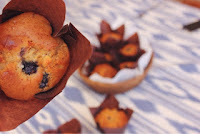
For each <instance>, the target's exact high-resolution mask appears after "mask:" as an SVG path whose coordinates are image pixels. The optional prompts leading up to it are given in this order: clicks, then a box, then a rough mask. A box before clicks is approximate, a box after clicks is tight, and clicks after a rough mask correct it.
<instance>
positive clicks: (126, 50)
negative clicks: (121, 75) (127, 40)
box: [120, 44, 139, 56]
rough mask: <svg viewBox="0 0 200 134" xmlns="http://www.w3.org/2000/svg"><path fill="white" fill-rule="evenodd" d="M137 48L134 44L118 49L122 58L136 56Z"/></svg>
mask: <svg viewBox="0 0 200 134" xmlns="http://www.w3.org/2000/svg"><path fill="white" fill-rule="evenodd" d="M138 51H139V47H138V45H136V44H127V45H125V46H124V47H123V48H121V49H120V53H121V54H122V55H124V56H135V55H137V54H138Z"/></svg>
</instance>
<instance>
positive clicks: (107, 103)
mask: <svg viewBox="0 0 200 134" xmlns="http://www.w3.org/2000/svg"><path fill="white" fill-rule="evenodd" d="M105 108H110V109H112V108H116V109H118V110H122V111H123V112H124V113H125V114H126V116H127V117H128V120H130V118H131V115H132V113H133V112H134V111H133V110H132V109H129V108H126V109H122V108H119V102H118V101H117V99H116V98H115V97H114V95H107V96H106V98H105V100H104V101H103V102H102V103H101V105H100V106H99V107H96V108H90V112H91V114H92V115H93V117H94V118H95V117H96V115H97V114H98V113H99V112H100V111H101V110H103V109H105ZM127 124H128V122H127ZM97 128H98V129H99V130H100V131H101V132H102V133H123V132H124V130H125V129H126V125H125V126H124V127H122V128H101V127H100V126H99V125H98V123H97Z"/></svg>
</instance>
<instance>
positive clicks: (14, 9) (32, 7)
mask: <svg viewBox="0 0 200 134" xmlns="http://www.w3.org/2000/svg"><path fill="white" fill-rule="evenodd" d="M23 12H35V13H37V14H40V15H43V16H44V17H45V18H46V19H48V20H49V22H50V23H51V25H52V28H53V33H52V35H53V36H57V37H58V36H59V37H61V38H62V39H63V40H64V41H65V42H66V44H67V45H68V48H69V52H70V63H69V67H68V69H67V70H66V73H65V75H64V76H63V78H62V79H61V81H60V82H59V83H58V84H57V85H56V86H55V87H54V88H52V89H51V90H49V91H48V92H44V93H40V94H37V95H35V98H34V99H32V100H28V101H20V100H15V99H11V98H8V97H7V96H6V95H5V94H4V93H3V92H2V91H1V90H0V131H8V130H11V129H14V128H16V127H17V126H18V125H20V124H21V123H23V122H24V121H26V120H28V119H29V118H31V117H32V116H33V115H35V114H36V113H37V112H38V111H39V110H40V109H42V108H43V107H44V106H45V105H46V104H48V103H49V102H50V101H51V100H52V99H53V98H54V97H55V96H56V95H58V94H59V93H60V92H61V91H62V90H63V88H64V87H65V85H66V83H67V80H68V78H69V77H70V75H71V74H72V73H73V72H74V71H75V70H76V69H77V68H78V67H80V66H81V65H82V64H83V63H84V62H85V61H86V60H87V59H88V58H89V57H90V55H91V53H92V47H91V45H90V42H89V41H88V40H87V39H86V38H85V37H84V36H83V35H82V34H81V33H80V32H79V31H78V30H77V29H76V28H75V27H74V26H73V25H72V24H69V25H66V26H64V27H63V23H64V17H65V12H66V11H65V3H64V2H63V1H62V0H56V1H55V0H42V1H40V0H11V1H10V2H9V3H8V4H7V5H6V6H5V8H4V9H3V13H2V15H1V16H0V23H3V22H5V21H6V20H8V19H10V18H12V17H14V16H16V15H19V14H21V13H23Z"/></svg>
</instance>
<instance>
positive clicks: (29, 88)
mask: <svg viewBox="0 0 200 134" xmlns="http://www.w3.org/2000/svg"><path fill="white" fill-rule="evenodd" d="M0 31H1V32H0V88H1V90H2V91H3V92H4V93H5V94H6V96H8V97H10V98H14V99H18V100H29V99H32V98H33V97H34V95H35V94H37V93H40V92H45V91H47V90H49V89H51V88H53V87H54V86H55V85H56V84H57V83H58V82H59V81H60V80H61V79H62V77H63V75H64V74H65V72H66V70H67V67H68V65H69V61H70V55H69V50H68V47H67V45H66V44H65V43H64V41H63V40H61V39H60V38H58V37H55V38H54V37H52V36H51V34H52V28H51V25H50V23H49V22H48V20H47V19H45V18H44V17H42V16H40V15H38V14H35V13H32V12H28V13H23V14H21V15H18V16H16V17H14V18H12V19H10V20H8V21H6V22H4V23H2V24H0Z"/></svg>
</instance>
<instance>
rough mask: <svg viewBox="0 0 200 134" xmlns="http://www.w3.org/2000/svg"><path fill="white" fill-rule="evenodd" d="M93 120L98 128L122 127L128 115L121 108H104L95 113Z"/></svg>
mask: <svg viewBox="0 0 200 134" xmlns="http://www.w3.org/2000/svg"><path fill="white" fill-rule="evenodd" d="M95 122H96V123H98V125H99V127H100V128H122V127H124V126H125V125H126V124H127V122H128V117H127V115H126V114H125V112H124V111H122V110H118V109H116V108H113V109H109V108H105V109H103V110H101V111H100V112H99V113H98V114H97V115H96V117H95Z"/></svg>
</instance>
